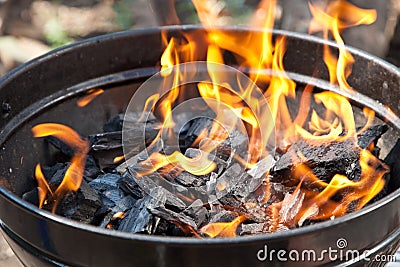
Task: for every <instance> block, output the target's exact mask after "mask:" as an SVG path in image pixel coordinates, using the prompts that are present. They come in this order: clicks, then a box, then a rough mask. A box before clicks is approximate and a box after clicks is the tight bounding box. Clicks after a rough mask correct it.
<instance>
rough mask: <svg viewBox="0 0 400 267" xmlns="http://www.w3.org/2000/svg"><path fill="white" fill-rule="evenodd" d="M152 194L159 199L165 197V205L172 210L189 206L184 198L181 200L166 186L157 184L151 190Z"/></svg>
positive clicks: (180, 209) (181, 209) (179, 209)
mask: <svg viewBox="0 0 400 267" xmlns="http://www.w3.org/2000/svg"><path fill="white" fill-rule="evenodd" d="M143 178H144V177H143ZM151 195H152V196H153V197H154V198H158V199H164V198H165V206H166V207H168V208H170V209H172V210H175V211H183V210H184V209H186V207H187V206H186V204H185V203H184V202H183V201H182V200H180V199H179V198H178V197H177V196H176V195H174V194H172V193H171V192H169V191H168V190H167V189H165V188H164V187H161V186H157V187H155V188H153V189H152V191H151Z"/></svg>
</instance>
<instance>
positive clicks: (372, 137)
mask: <svg viewBox="0 0 400 267" xmlns="http://www.w3.org/2000/svg"><path fill="white" fill-rule="evenodd" d="M388 129H389V126H388V125H387V124H378V125H374V126H371V127H369V128H368V129H366V130H365V131H364V132H362V133H361V134H359V135H358V136H357V139H358V145H359V146H360V147H361V148H363V149H366V148H368V147H369V145H370V144H372V143H374V144H375V145H376V143H377V142H378V139H379V138H380V137H381V136H382V135H383V134H384V133H386V131H387V130H388Z"/></svg>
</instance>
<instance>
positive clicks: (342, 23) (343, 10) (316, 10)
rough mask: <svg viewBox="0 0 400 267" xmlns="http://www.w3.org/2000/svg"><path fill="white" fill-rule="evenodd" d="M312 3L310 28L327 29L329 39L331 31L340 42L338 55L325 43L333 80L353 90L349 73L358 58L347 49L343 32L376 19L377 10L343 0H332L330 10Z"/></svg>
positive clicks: (344, 89) (344, 88)
mask: <svg viewBox="0 0 400 267" xmlns="http://www.w3.org/2000/svg"><path fill="white" fill-rule="evenodd" d="M309 7H310V11H311V13H312V15H313V20H312V21H311V23H310V29H309V32H310V33H313V32H317V31H323V36H324V38H325V39H328V33H329V32H331V34H332V36H333V38H334V40H335V41H336V43H337V44H338V48H339V57H338V58H336V57H335V56H334V55H333V53H332V52H331V51H330V50H329V47H328V45H325V46H324V61H325V64H326V65H327V67H328V70H329V74H330V80H331V83H337V84H338V85H339V87H340V89H341V90H343V91H351V90H352V88H351V86H350V85H349V84H348V82H347V77H348V76H349V75H350V73H351V67H352V64H353V63H354V58H353V56H352V55H351V54H350V52H349V51H347V49H346V47H345V44H344V41H343V38H342V37H341V36H340V32H341V30H343V29H346V28H349V27H354V26H357V25H361V24H366V25H368V24H371V23H373V22H375V20H376V11H375V10H368V9H361V8H358V7H356V6H354V5H352V4H350V3H348V2H346V1H343V0H336V1H331V2H330V3H329V5H328V6H327V8H326V10H323V8H322V7H317V6H315V5H313V4H312V3H311V2H309Z"/></svg>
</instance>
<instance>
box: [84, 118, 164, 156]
mask: <svg viewBox="0 0 400 267" xmlns="http://www.w3.org/2000/svg"><path fill="white" fill-rule="evenodd" d="M124 134H126V135H127V136H129V142H128V144H129V146H130V147H132V148H136V147H138V148H137V151H140V150H142V149H144V145H145V144H149V142H151V141H152V140H154V138H155V137H156V136H157V134H158V130H157V129H155V128H154V125H152V124H146V125H144V124H136V125H132V126H131V127H130V128H129V130H126V131H125V133H124ZM143 138H144V140H143ZM89 140H90V149H91V150H92V151H108V150H116V149H122V132H121V131H118V132H105V133H99V134H93V135H89Z"/></svg>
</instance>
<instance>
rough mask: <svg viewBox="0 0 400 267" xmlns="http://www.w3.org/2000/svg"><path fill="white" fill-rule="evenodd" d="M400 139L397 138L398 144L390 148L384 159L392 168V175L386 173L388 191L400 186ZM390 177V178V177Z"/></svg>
mask: <svg viewBox="0 0 400 267" xmlns="http://www.w3.org/2000/svg"><path fill="white" fill-rule="evenodd" d="M399 159H400V139H398V140H397V142H396V144H395V145H394V146H393V148H392V149H391V150H390V152H389V154H388V155H387V156H386V158H385V159H384V163H386V164H387V165H388V166H389V168H390V176H389V175H386V177H385V178H386V179H387V181H388V182H387V183H386V184H387V187H386V188H385V189H386V190H387V193H391V192H393V191H394V190H396V189H398V188H399V187H400V164H399V163H400V161H399ZM389 178H390V179H389Z"/></svg>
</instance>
